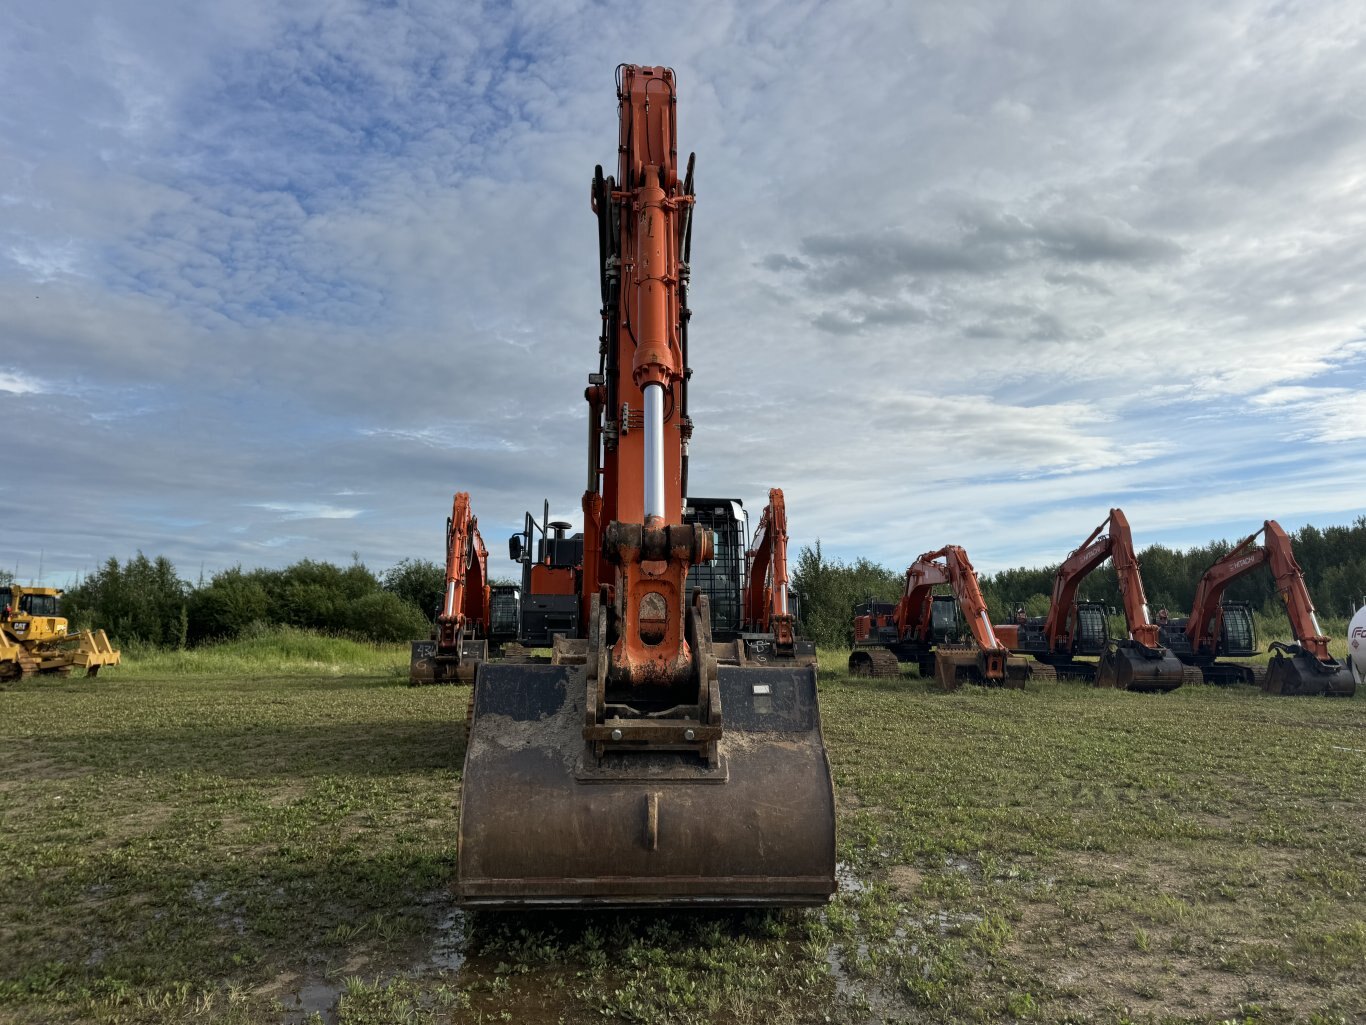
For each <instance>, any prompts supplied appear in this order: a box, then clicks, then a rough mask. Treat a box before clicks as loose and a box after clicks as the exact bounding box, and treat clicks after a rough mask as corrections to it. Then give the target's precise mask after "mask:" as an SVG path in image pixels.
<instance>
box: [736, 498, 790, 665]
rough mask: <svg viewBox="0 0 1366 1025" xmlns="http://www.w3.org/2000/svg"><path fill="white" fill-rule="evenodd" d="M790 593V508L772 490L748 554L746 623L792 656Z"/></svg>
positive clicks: (744, 619)
mask: <svg viewBox="0 0 1366 1025" xmlns="http://www.w3.org/2000/svg"><path fill="white" fill-rule="evenodd" d="M787 589H788V575H787V507H786V505H785V503H784V501H783V492H782V489H781V488H770V489H769V492H768V505H766V506H764V511H763V513H762V514H761V515H760V517H759V525H758V526H757V527H755V529H754V538H753V540H752V542H751V543H750V546H749V550H748V551H747V552H746V553H745V585H744V593H743V602H744V614H743V622H744V628H745V629H746V630H753V631H755V632H757V633H771V634H772V635H773V644H774V647H775V649H776V650H777V651H778V652H779V653H783V652H787V653H789V654H790V653H791V651H792V648H793V644H794V642H795V629H794V625H793V617H792V614H791V612H790V611H789V609H788V600H787V599H788V595H787Z"/></svg>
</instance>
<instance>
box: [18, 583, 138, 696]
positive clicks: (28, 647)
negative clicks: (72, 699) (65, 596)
mask: <svg viewBox="0 0 1366 1025" xmlns="http://www.w3.org/2000/svg"><path fill="white" fill-rule="evenodd" d="M61 596H62V592H61V591H59V590H57V588H55V587H24V586H21V585H19V584H10V585H8V586H5V587H0V607H3V610H4V611H3V613H0V616H2V617H3V618H0V680H14V679H19V678H21V677H28V676H35V675H40V676H70V675H71V670H72V669H73V668H82V669H84V670H85V675H86V676H97V675H99V672H100V670H101V669H104V668H106V667H108V666H116V665H118V664H119V661H120V655H119V652H118V650H117V649H116V648H115V647H114V646H113V645H112V644H110V643H109V638H108V637H107V636H105V633H104V631H103V630H79V631H77V632H76V633H69V632H68V626H67V621H66V620H65V619H64V618H62V617H61V616H60V615H58V602H59V599H60V598H61Z"/></svg>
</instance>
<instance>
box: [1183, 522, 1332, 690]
mask: <svg viewBox="0 0 1366 1025" xmlns="http://www.w3.org/2000/svg"><path fill="white" fill-rule="evenodd" d="M1259 536H1261V537H1263V542H1262V544H1260V545H1258V544H1257V543H1256V541H1257V538H1258V537H1259ZM1263 566H1265V567H1267V568H1268V569H1269V570H1270V571H1271V575H1272V577H1273V578H1274V580H1275V584H1276V594H1277V596H1278V597H1279V598H1280V600H1281V603H1282V604H1283V605H1284V606H1285V611H1286V615H1287V616H1288V617H1289V620H1290V629H1291V632H1292V634H1293V635H1294V638H1295V640H1294V643H1292V644H1284V643H1282V642H1280V641H1273V642H1272V643H1271V649H1272V653H1271V658H1270V660H1269V661H1268V663H1267V664H1266V665H1265V666H1261V665H1255V664H1249V663H1243V662H1228V661H1223V660H1224V659H1228V658H1247V657H1249V656H1252V655H1255V654H1257V636H1256V631H1255V629H1254V625H1253V618H1252V609H1251V607H1250V606H1249V605H1248V604H1247V602H1233V601H1223V600H1222V599H1223V596H1224V591H1225V590H1226V589H1227V588H1228V586H1229V585H1230V584H1231V583H1233V581H1235V580H1237V579H1238V578H1239V577H1241V576H1245V575H1246V574H1248V573H1251V572H1253V571H1254V570H1256V569H1259V568H1260V567H1263ZM1161 636H1162V642H1163V643H1164V644H1166V645H1168V646H1169V647H1170V648H1171V650H1172V651H1173V652H1174V653H1175V655H1176V657H1177V658H1179V659H1180V660H1181V661H1182V662H1183V663H1185V664H1186V665H1187V666H1194V667H1196V668H1197V669H1198V670H1199V671H1200V673H1201V675H1202V678H1203V679H1204V680H1205V681H1206V682H1207V683H1218V684H1228V683H1250V684H1254V685H1257V686H1261V687H1262V688H1263V689H1264V690H1266V691H1268V692H1269V693H1272V694H1287V695H1297V694H1326V695H1330V696H1345V697H1350V696H1351V695H1353V694H1354V693H1356V683H1355V681H1354V680H1353V677H1352V672H1351V669H1350V667H1349V666H1347V665H1345V664H1343V663H1341V662H1339V661H1338V660H1337V659H1336V658H1334V657H1333V656H1332V655H1330V654H1329V652H1328V638H1327V637H1326V636H1324V633H1323V630H1322V629H1321V628H1320V627H1319V621H1318V616H1317V615H1316V614H1315V612H1314V603H1313V601H1312V600H1311V599H1310V597H1309V589H1308V587H1307V586H1305V582H1304V572H1303V571H1302V570H1301V569H1300V566H1299V563H1298V562H1296V561H1295V553H1294V551H1293V549H1292V548H1291V545H1290V537H1289V535H1287V534H1286V532H1285V531H1284V530H1283V529H1281V525H1280V524H1279V523H1277V522H1276V521H1275V520H1267V521H1265V522H1264V523H1263V524H1262V526H1261V528H1260V529H1259V530H1257V531H1255V532H1253V533H1252V534H1250V535H1248V536H1247V537H1245V538H1243V539H1242V540H1241V541H1239V542H1238V543H1237V544H1236V545H1234V546H1233V548H1232V549H1231V550H1230V551H1229V553H1228V554H1227V555H1225V556H1223V557H1222V558H1220V559H1218V560H1216V561H1215V563H1214V564H1213V565H1212V566H1210V568H1209V569H1207V570H1206V571H1205V573H1204V575H1203V576H1202V577H1201V578H1200V581H1199V583H1198V584H1197V585H1196V588H1195V600H1194V602H1193V603H1192V608H1191V614H1190V616H1189V617H1188V618H1186V619H1172V620H1169V621H1168V622H1167V623H1165V624H1163V625H1162V626H1161Z"/></svg>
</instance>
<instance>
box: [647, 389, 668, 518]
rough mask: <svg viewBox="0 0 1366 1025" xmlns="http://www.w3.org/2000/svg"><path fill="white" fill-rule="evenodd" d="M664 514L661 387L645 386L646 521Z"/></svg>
mask: <svg viewBox="0 0 1366 1025" xmlns="http://www.w3.org/2000/svg"><path fill="white" fill-rule="evenodd" d="M663 515H664V386H663V385H659V384H647V385H646V386H645V518H646V519H647V520H648V519H649V518H650V517H651V516H659V517H663Z"/></svg>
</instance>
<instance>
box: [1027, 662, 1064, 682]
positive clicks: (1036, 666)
mask: <svg viewBox="0 0 1366 1025" xmlns="http://www.w3.org/2000/svg"><path fill="white" fill-rule="evenodd" d="M1029 678H1030V679H1031V680H1038V681H1039V682H1040V683H1057V682H1058V671H1057V670H1056V669H1054V668H1053V667H1052V666H1050V665H1049V664H1048V663H1046V662H1032V663H1030V666H1029Z"/></svg>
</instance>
